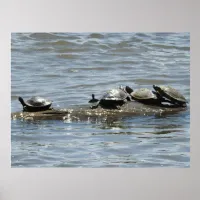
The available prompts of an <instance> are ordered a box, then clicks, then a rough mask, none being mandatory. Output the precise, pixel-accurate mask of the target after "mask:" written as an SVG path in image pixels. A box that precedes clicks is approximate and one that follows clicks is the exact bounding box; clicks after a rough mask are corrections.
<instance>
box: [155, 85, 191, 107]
mask: <svg viewBox="0 0 200 200" xmlns="http://www.w3.org/2000/svg"><path fill="white" fill-rule="evenodd" d="M153 88H154V90H155V91H156V92H157V93H158V94H159V95H161V96H162V97H165V98H167V99H169V100H170V101H171V102H172V103H173V104H178V105H179V106H182V107H186V106H187V105H186V103H187V100H186V99H185V97H184V96H183V95H182V94H180V93H179V92H178V91H177V90H176V89H174V88H172V87H170V86H163V85H162V86H157V85H153Z"/></svg>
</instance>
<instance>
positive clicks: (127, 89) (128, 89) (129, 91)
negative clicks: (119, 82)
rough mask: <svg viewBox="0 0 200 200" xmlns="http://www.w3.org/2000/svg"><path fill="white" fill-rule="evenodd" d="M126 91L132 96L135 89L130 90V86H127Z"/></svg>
mask: <svg viewBox="0 0 200 200" xmlns="http://www.w3.org/2000/svg"><path fill="white" fill-rule="evenodd" d="M125 91H126V92H127V93H128V94H131V93H132V92H133V89H132V88H130V87H129V86H126V87H125Z"/></svg>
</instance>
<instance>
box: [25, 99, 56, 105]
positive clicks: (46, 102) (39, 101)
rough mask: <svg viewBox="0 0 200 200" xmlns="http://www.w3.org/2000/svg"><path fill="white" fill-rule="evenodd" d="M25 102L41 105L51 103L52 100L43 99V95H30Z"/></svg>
mask: <svg viewBox="0 0 200 200" xmlns="http://www.w3.org/2000/svg"><path fill="white" fill-rule="evenodd" d="M26 104H27V105H28V106H33V107H43V106H48V105H51V104H52V101H49V100H47V99H44V98H43V97H32V98H31V99H29V100H27V101H26Z"/></svg>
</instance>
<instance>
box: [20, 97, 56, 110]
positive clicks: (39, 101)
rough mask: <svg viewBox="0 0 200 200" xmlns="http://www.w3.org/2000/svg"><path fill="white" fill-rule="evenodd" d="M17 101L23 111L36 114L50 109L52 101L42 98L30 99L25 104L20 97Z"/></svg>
mask: <svg viewBox="0 0 200 200" xmlns="http://www.w3.org/2000/svg"><path fill="white" fill-rule="evenodd" d="M18 100H19V101H20V103H21V104H22V106H23V111H27V112H37V111H45V110H48V109H50V107H51V104H52V101H50V100H47V99H44V98H43V97H38V96H37V97H32V98H31V99H29V100H27V101H26V102H25V101H24V100H23V98H22V97H19V98H18Z"/></svg>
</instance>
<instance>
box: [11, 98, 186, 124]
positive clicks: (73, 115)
mask: <svg viewBox="0 0 200 200" xmlns="http://www.w3.org/2000/svg"><path fill="white" fill-rule="evenodd" d="M185 110H187V107H175V106H164V107H161V106H150V105H144V104H141V103H139V102H127V103H126V104H124V105H123V106H122V107H121V108H120V109H119V110H118V109H104V108H101V107H98V108H96V109H91V108H90V107H89V106H88V105H85V106H77V107H74V108H69V109H51V110H46V111H39V112H23V111H21V112H15V113H12V114H11V119H13V120H14V119H23V120H70V121H85V120H86V121H88V120H98V119H100V120H101V119H106V118H109V117H110V118H122V117H127V116H139V115H143V116H149V115H159V116H161V115H169V114H176V113H179V112H183V111H185Z"/></svg>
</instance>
